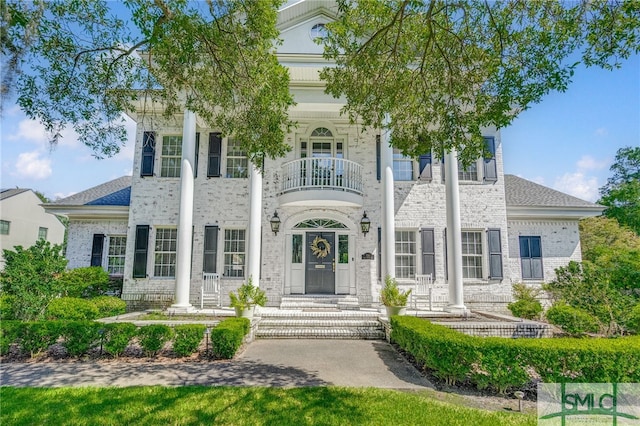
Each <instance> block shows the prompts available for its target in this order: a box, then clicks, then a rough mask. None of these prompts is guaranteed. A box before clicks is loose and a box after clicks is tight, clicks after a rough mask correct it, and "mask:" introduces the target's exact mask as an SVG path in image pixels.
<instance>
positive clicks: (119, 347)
mask: <svg viewBox="0 0 640 426" xmlns="http://www.w3.org/2000/svg"><path fill="white" fill-rule="evenodd" d="M102 330H103V334H102V349H103V350H104V351H105V352H106V353H107V354H109V355H111V356H112V357H116V358H117V357H119V356H120V355H122V353H123V352H124V351H125V349H127V346H129V342H130V341H131V339H133V337H135V335H136V334H137V332H138V327H136V325H135V324H132V323H130V322H120V323H118V322H114V323H111V324H104V325H103V326H102Z"/></svg>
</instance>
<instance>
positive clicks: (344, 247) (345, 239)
mask: <svg viewBox="0 0 640 426" xmlns="http://www.w3.org/2000/svg"><path fill="white" fill-rule="evenodd" d="M338 263H349V236H348V235H338Z"/></svg>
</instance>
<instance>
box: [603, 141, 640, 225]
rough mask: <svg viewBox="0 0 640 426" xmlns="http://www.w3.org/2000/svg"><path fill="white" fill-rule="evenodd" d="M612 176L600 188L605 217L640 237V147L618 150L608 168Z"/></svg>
mask: <svg viewBox="0 0 640 426" xmlns="http://www.w3.org/2000/svg"><path fill="white" fill-rule="evenodd" d="M610 170H611V172H613V176H612V177H610V178H609V179H608V180H607V183H606V184H605V185H604V186H603V187H602V188H600V195H601V196H602V198H600V200H599V201H598V203H599V204H602V205H603V206H607V209H606V210H605V211H604V214H605V216H607V217H610V218H614V219H616V220H617V221H618V222H619V223H620V224H621V225H625V226H628V227H629V228H631V229H632V230H633V231H634V232H635V233H636V234H637V235H640V147H636V148H632V147H626V148H620V149H619V150H618V152H617V153H616V160H615V162H614V163H613V165H612V166H611V168H610Z"/></svg>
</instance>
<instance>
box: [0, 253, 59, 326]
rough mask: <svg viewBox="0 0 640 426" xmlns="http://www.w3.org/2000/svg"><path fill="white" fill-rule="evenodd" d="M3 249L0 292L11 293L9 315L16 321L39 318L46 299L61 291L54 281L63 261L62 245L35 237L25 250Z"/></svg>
mask: <svg viewBox="0 0 640 426" xmlns="http://www.w3.org/2000/svg"><path fill="white" fill-rule="evenodd" d="M14 249H15V251H12V250H3V254H4V260H5V266H4V270H3V271H2V273H1V274H0V287H2V292H3V294H7V295H10V296H15V299H14V304H13V315H14V318H15V319H17V320H22V321H32V320H37V319H43V318H44V314H45V310H46V308H47V305H48V304H49V302H50V301H51V300H52V299H54V298H56V297H58V296H59V295H60V294H61V293H62V290H61V288H60V284H59V283H58V281H57V280H56V277H58V276H59V275H60V274H62V273H63V272H64V269H65V268H66V266H67V260H66V259H65V258H64V256H63V255H62V246H59V245H54V246H52V245H51V243H49V242H48V241H45V240H39V241H38V242H36V243H35V244H34V245H33V246H31V247H29V248H28V249H23V248H22V246H16V247H14Z"/></svg>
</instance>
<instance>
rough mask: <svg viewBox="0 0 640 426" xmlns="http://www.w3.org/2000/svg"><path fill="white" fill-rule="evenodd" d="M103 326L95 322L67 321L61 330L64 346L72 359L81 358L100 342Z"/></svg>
mask: <svg viewBox="0 0 640 426" xmlns="http://www.w3.org/2000/svg"><path fill="white" fill-rule="evenodd" d="M101 330H102V324H100V323H99V322H95V321H66V322H65V323H64V324H62V326H61V328H60V335H61V336H62V338H63V343H62V345H63V346H64V347H65V349H66V350H67V353H68V354H69V355H70V356H72V357H80V356H82V355H84V354H86V353H87V352H89V350H90V349H91V348H93V347H94V346H96V345H98V344H99V342H100V336H101V333H100V331H101Z"/></svg>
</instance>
